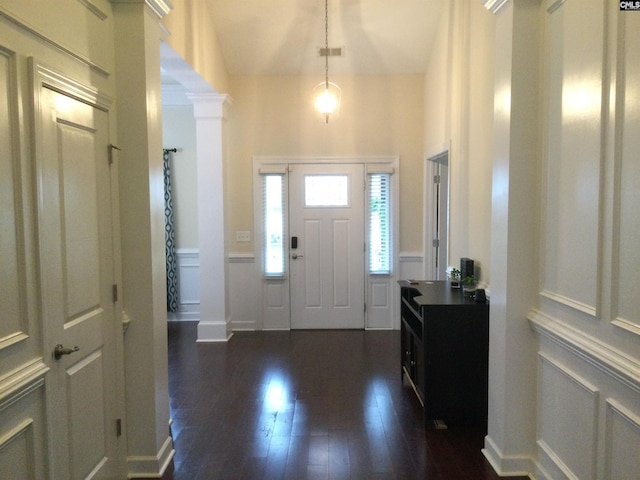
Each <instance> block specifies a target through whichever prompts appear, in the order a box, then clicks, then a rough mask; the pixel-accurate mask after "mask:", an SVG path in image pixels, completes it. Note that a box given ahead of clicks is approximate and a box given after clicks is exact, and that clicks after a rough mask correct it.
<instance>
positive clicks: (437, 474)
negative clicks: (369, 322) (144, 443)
mask: <svg viewBox="0 0 640 480" xmlns="http://www.w3.org/2000/svg"><path fill="white" fill-rule="evenodd" d="M195 338H196V325H195V324H193V323H178V322H173V323H170V324H169V390H170V396H171V416H172V419H173V424H172V432H173V437H174V443H175V450H176V455H175V458H174V461H173V463H172V465H171V466H170V467H169V469H168V471H167V472H166V473H165V475H164V477H163V479H164V480H178V479H189V480H195V479H206V480H211V479H251V480H254V479H296V480H297V479H305V478H309V479H311V478H313V479H316V478H317V479H385V480H389V479H403V480H404V479H422V478H426V479H432V480H436V479H442V480H445V479H446V480H453V479H474V480H483V479H494V480H497V479H498V478H500V477H498V476H497V475H496V474H495V473H494V472H493V470H492V468H491V467H490V466H489V464H488V463H487V461H486V460H485V459H484V457H483V455H482V453H481V452H480V449H481V448H482V444H483V436H484V432H483V431H481V430H478V429H454V428H450V429H449V430H435V429H433V430H432V429H428V430H427V431H425V428H424V427H423V421H422V410H421V407H420V404H419V403H418V401H417V399H416V397H415V395H414V394H413V391H412V390H411V388H410V387H409V385H408V384H407V382H406V381H404V382H402V381H401V374H400V360H399V353H400V352H399V350H400V334H399V332H397V331H368V332H365V331H354V330H343V331H335V330H331V331H317V330H315V331H292V332H237V333H235V334H234V336H233V337H232V338H231V340H230V341H229V342H228V343H224V344H202V343H195Z"/></svg>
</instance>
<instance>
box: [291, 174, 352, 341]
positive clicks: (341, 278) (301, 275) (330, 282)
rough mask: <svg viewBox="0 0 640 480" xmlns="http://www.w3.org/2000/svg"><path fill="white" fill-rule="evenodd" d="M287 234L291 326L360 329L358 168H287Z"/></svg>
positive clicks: (299, 327)
mask: <svg viewBox="0 0 640 480" xmlns="http://www.w3.org/2000/svg"><path fill="white" fill-rule="evenodd" d="M289 233H290V237H291V238H290V242H291V243H290V245H289V246H290V249H289V252H290V262H289V270H290V273H291V282H290V291H291V328H298V329H301V328H309V329H311V328H325V329H326V328H364V301H365V300H364V288H365V287H364V276H365V271H364V252H365V249H364V167H363V165H359V164H347V165H345V164H331V165H324V164H323V165H292V166H290V172H289ZM294 237H295V239H296V240H294ZM296 242H297V245H295V243H296ZM294 246H295V247H296V248H294Z"/></svg>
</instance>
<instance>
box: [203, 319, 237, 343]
mask: <svg viewBox="0 0 640 480" xmlns="http://www.w3.org/2000/svg"><path fill="white" fill-rule="evenodd" d="M232 335H233V331H231V328H229V322H228V321H227V322H202V321H201V322H199V323H198V340H197V342H199V343H204V342H226V341H228V340H229V339H230V338H231V336H232Z"/></svg>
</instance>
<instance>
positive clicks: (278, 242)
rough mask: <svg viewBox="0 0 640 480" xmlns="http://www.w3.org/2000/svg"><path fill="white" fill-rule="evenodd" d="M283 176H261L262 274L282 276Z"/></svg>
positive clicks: (283, 229)
mask: <svg viewBox="0 0 640 480" xmlns="http://www.w3.org/2000/svg"><path fill="white" fill-rule="evenodd" d="M284 195H285V189H284V175H283V174H266V175H263V176H262V212H263V216H264V218H263V221H264V274H265V276H272V277H277V276H282V275H284V268H285V265H284V253H285V252H284V250H285V249H284V233H285V225H284V219H285V215H284V214H285V202H284Z"/></svg>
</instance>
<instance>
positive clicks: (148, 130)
mask: <svg viewBox="0 0 640 480" xmlns="http://www.w3.org/2000/svg"><path fill="white" fill-rule="evenodd" d="M169 9H170V5H169V4H168V3H164V2H161V1H151V0H123V1H116V0H113V13H114V34H115V53H116V60H115V63H116V88H117V90H116V101H117V132H118V136H117V138H118V140H117V142H115V143H116V145H118V147H120V148H121V149H122V151H121V152H119V154H118V156H117V157H118V164H117V167H118V168H119V199H120V226H121V235H120V239H121V240H120V241H121V246H122V277H123V285H122V302H123V309H124V311H125V312H126V314H127V315H128V317H129V318H130V319H131V323H130V326H129V328H128V330H127V333H126V335H125V337H124V349H125V351H124V358H125V387H126V400H125V401H126V414H127V416H126V422H125V430H126V436H127V466H128V471H129V475H130V476H131V477H133V478H138V477H139V478H158V477H159V476H161V474H162V472H163V471H164V469H165V468H166V466H167V465H168V463H169V462H170V460H171V458H172V456H173V453H174V452H173V445H172V442H171V438H170V436H169V394H168V390H169V388H168V383H169V382H168V356H167V308H166V264H165V240H164V182H163V170H162V168H163V165H162V119H161V116H160V113H161V105H160V98H161V95H160V35H161V29H160V26H159V23H160V17H161V16H162V15H163V14H166V13H167V12H168V11H169Z"/></svg>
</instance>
